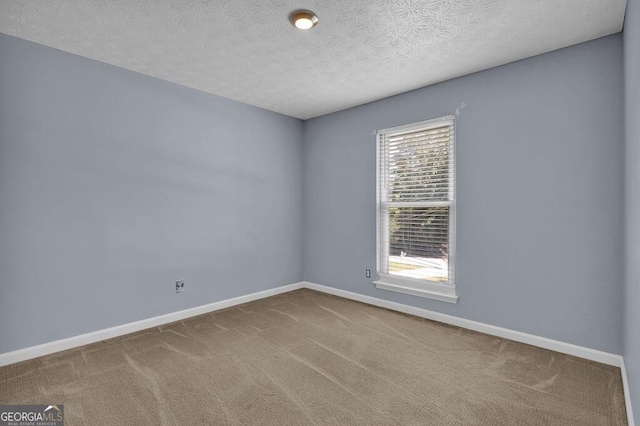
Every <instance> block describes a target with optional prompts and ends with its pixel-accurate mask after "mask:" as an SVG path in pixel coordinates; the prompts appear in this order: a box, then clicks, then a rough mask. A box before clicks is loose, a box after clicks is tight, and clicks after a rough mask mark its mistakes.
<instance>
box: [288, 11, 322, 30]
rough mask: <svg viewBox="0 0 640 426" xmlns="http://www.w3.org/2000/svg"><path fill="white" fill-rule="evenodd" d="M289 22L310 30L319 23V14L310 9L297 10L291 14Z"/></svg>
mask: <svg viewBox="0 0 640 426" xmlns="http://www.w3.org/2000/svg"><path fill="white" fill-rule="evenodd" d="M289 22H291V25H293V26H294V27H296V28H298V29H300V30H310V29H311V28H313V27H315V26H316V25H318V16H317V15H316V14H315V13H313V12H311V11H310V10H296V11H295V12H293V13H292V14H291V15H289Z"/></svg>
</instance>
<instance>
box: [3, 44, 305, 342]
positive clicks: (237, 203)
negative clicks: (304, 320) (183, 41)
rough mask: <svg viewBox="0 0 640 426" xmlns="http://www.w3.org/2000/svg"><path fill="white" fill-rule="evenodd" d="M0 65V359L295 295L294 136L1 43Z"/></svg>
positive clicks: (214, 106) (277, 123) (205, 100)
mask: <svg viewBox="0 0 640 426" xmlns="http://www.w3.org/2000/svg"><path fill="white" fill-rule="evenodd" d="M0 58H1V59H0V205H1V206H2V207H1V209H0V280H1V285H0V353H2V352H6V351H11V350H14V349H19V348H24V347H27V346H31V345H35V344H39V343H44V342H48V341H52V340H56V339H60V338H64V337H68V336H73V335H77V334H81V333H85V332H89V331H93V330H97V329H102V328H105V327H110V326H115V325H118V324H123V323H127V322H130V321H135V320H140V319H143V318H148V317H152V316H155V315H160V314H164V313H168V312H172V311H177V310H181V309H185V308H189V307H192V306H197V305H202V304H205V303H209V302H214V301H217V300H221V299H227V298H230V297H234V296H239V295H244V294H248V293H252V292H256V291H259V290H265V289H268V288H272V287H276V286H281V285H284V284H288V283H293V282H298V281H300V280H301V278H302V267H301V265H302V259H301V254H300V253H301V217H302V213H301V208H302V207H301V206H302V200H301V197H302V194H301V155H302V153H301V138H302V122H300V121H299V120H296V119H292V118H289V117H285V116H282V115H278V114H275V113H271V112H268V111H265V110H261V109H259V108H255V107H251V106H248V105H244V104H241V103H237V102H232V101H229V100H226V99H223V98H219V97H215V96H211V95H208V94H204V93H201V92H198V91H195V90H191V89H188V88H185V87H181V86H178V85H175V84H170V83H167V82H164V81H161V80H157V79H154V78H150V77H147V76H143V75H140V74H136V73H133V72H129V71H125V70H122V69H119V68H116V67H112V66H109V65H105V64H102V63H99V62H96V61H92V60H89V59H84V58H81V57H78V56H74V55H70V54H67V53H63V52H60V51H57V50H54V49H51V48H47V47H43V46H39V45H36V44H33V43H29V42H27V41H23V40H19V39H15V38H12V37H9V36H6V35H0ZM176 279H185V280H186V292H185V293H183V294H180V295H176V294H175V287H174V286H175V283H174V282H175V280H176Z"/></svg>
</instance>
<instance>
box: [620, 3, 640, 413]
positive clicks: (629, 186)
mask: <svg viewBox="0 0 640 426" xmlns="http://www.w3.org/2000/svg"><path fill="white" fill-rule="evenodd" d="M623 38H624V64H625V70H624V71H625V93H626V97H625V99H626V108H625V110H626V156H625V159H626V180H625V183H626V187H625V190H626V200H625V201H626V262H625V265H626V270H625V272H626V277H625V278H626V279H625V301H626V307H625V327H624V331H625V333H624V341H625V348H624V358H625V367H626V369H627V378H628V379H629V387H630V390H631V394H632V395H633V396H634V398H635V399H633V401H634V405H633V412H634V414H635V416H636V421H640V418H639V417H640V2H638V0H628V2H627V14H626V16H625V22H624V32H623Z"/></svg>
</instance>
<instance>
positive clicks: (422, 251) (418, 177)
mask: <svg viewBox="0 0 640 426" xmlns="http://www.w3.org/2000/svg"><path fill="white" fill-rule="evenodd" d="M454 152H455V150H454V119H453V117H443V118H441V119H437V120H431V121H427V122H422V123H416V124H414V125H409V126H403V127H398V128H394V129H387V130H381V131H379V132H378V155H379V158H378V165H379V170H378V177H379V182H378V191H379V193H378V209H379V210H378V226H379V230H378V250H379V261H378V268H379V272H380V274H381V275H385V274H388V275H391V276H397V277H402V278H407V279H410V280H411V279H413V280H422V281H429V282H437V283H441V284H447V285H453V283H454V279H453V278H454V277H453V267H452V265H453V254H454V252H453V251H454V243H455V238H454V236H455V233H454V225H455V221H454V214H455V211H454V209H455V185H454V177H455V159H454Z"/></svg>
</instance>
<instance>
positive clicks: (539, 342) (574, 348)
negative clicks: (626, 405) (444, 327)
mask: <svg viewBox="0 0 640 426" xmlns="http://www.w3.org/2000/svg"><path fill="white" fill-rule="evenodd" d="M302 286H303V287H306V288H309V289H311V290H316V291H321V292H323V293H329V294H333V295H335V296H340V297H344V298H346V299H351V300H356V301H358V302H363V303H367V304H369V305H374V306H379V307H381V308H386V309H391V310H394V311H399V312H404V313H405V314H411V315H415V316H417V317H421V318H426V319H430V320H433V321H437V322H442V323H445V324H450V325H455V326H457V327H462V328H467V329H469V330H474V331H479V332H480V333H485V334H490V335H492V336H498V337H502V338H505V339H509V340H515V341H516V342H520V343H526V344H528V345H532V346H538V347H541V348H544V349H550V350H552V351H556V352H561V353H564V354H568V355H573V356H577V357H580V358H585V359H589V360H591V361H596V362H600V363H602V364H607V365H612V366H614V367H621V366H622V356H621V355H616V354H612V353H608V352H602V351H598V350H595V349H589V348H585V347H583V346H578V345H573V344H571V343H564V342H560V341H558V340H552V339H547V338H546V337H540V336H534V335H533V334H527V333H522V332H520V331H515V330H510V329H508V328H502V327H496V326H494V325H489V324H484V323H481V322H477V321H472V320H468V319H464V318H459V317H454V316H452V315H447V314H441V313H439V312H434V311H429V310H427V309H422V308H416V307H414V306H409V305H404V304H402V303H397V302H391V301H388V300H384V299H378V298H377V297H371V296H365V295H363V294H359V293H353V292H350V291H346V290H341V289H338V288H334V287H328V286H324V285H320V284H314V283H310V282H306V281H305V282H303V283H302Z"/></svg>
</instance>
